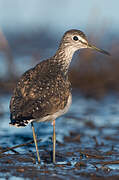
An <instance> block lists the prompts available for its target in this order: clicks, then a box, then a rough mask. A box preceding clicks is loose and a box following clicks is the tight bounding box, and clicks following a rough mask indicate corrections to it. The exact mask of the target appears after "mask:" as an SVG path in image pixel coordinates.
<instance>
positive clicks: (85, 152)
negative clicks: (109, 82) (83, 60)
mask: <svg viewBox="0 0 119 180" xmlns="http://www.w3.org/2000/svg"><path fill="white" fill-rule="evenodd" d="M73 97H74V98H73V104H72V106H71V109H70V111H69V113H68V114H66V115H64V116H63V117H61V118H59V119H57V121H56V138H57V142H56V164H53V163H52V125H51V124H50V123H39V124H35V130H36V133H37V137H38V140H39V142H38V146H39V151H40V157H41V164H38V163H37V158H36V152H35V147H34V143H33V139H32V130H31V127H30V126H28V127H26V128H19V129H18V128H14V127H9V125H8V123H9V111H8V108H6V107H8V102H9V98H10V96H9V95H8V96H6V95H5V96H2V97H1V102H2V109H3V112H4V113H3V114H1V115H0V125H1V126H0V128H1V131H0V134H1V143H0V179H81V180H85V179H93V180H98V179H102V180H103V179H109V180H111V179H113V180H114V179H119V143H118V142H119V116H118V115H119V105H118V98H117V97H116V96H111V95H110V96H108V97H105V99H103V100H100V101H99V100H98V101H97V100H94V99H87V98H84V97H82V96H80V95H79V94H74V96H73ZM13 147H14V148H13Z"/></svg>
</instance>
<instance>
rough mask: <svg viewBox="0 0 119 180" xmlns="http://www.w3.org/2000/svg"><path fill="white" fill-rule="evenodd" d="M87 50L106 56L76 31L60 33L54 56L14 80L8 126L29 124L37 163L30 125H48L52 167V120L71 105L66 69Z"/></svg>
mask: <svg viewBox="0 0 119 180" xmlns="http://www.w3.org/2000/svg"><path fill="white" fill-rule="evenodd" d="M84 48H89V49H93V50H96V51H99V52H100V53H103V54H106V55H110V54H109V53H108V52H107V51H105V50H103V49H99V48H97V47H96V46H94V45H91V44H90V43H89V42H88V40H87V37H86V35H85V34H84V33H83V32H82V31H80V30H77V29H71V30H68V31H66V32H65V33H64V35H63V37H62V39H61V41H60V43H59V47H58V49H57V51H56V53H55V54H54V55H53V56H52V57H50V58H48V59H46V60H43V61H42V62H40V63H38V64H37V65H36V66H35V67H33V68H31V69H29V70H27V71H26V72H25V73H24V74H23V75H22V76H21V78H20V79H19V80H18V82H17V84H16V87H15V89H14V91H13V95H12V97H11V100H10V123H9V124H10V125H12V126H15V127H25V126H27V125H28V124H29V123H31V127H32V131H33V139H34V144H35V148H36V153H37V161H38V163H40V155H39V149H38V144H37V137H36V134H35V128H34V122H37V123H38V122H45V121H50V122H51V123H52V125H53V137H52V140H53V163H56V158H55V151H56V150H55V146H56V134H55V120H56V119H57V118H58V117H60V116H61V115H63V114H65V113H66V112H67V111H68V110H69V108H70V105H71V103H72V94H71V90H72V88H71V83H70V81H69V79H68V70H69V66H70V63H71V60H72V57H73V54H74V53H75V51H78V50H80V49H84Z"/></svg>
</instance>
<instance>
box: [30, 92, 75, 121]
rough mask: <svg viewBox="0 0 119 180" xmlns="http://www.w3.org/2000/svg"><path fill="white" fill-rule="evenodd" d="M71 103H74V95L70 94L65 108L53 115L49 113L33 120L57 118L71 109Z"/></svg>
mask: <svg viewBox="0 0 119 180" xmlns="http://www.w3.org/2000/svg"><path fill="white" fill-rule="evenodd" d="M71 103H72V95H71V94H70V95H69V98H68V101H67V104H66V106H65V108H64V109H62V110H59V111H58V112H56V113H54V114H53V115H48V116H45V117H43V118H40V119H34V120H32V121H36V122H43V121H52V120H54V119H56V118H57V117H59V116H61V115H63V114H65V113H66V112H67V111H68V110H69V108H70V106H71Z"/></svg>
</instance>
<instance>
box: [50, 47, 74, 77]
mask: <svg viewBox="0 0 119 180" xmlns="http://www.w3.org/2000/svg"><path fill="white" fill-rule="evenodd" d="M75 51H76V50H75V49H73V47H64V46H60V47H59V48H58V50H57V52H56V54H55V55H54V56H53V61H54V62H55V63H57V65H59V66H61V71H63V72H64V73H65V74H66V73H67V72H68V69H69V65H70V63H71V60H72V57H73V54H74V52H75Z"/></svg>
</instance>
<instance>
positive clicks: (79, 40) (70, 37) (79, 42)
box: [60, 29, 110, 55]
mask: <svg viewBox="0 0 119 180" xmlns="http://www.w3.org/2000/svg"><path fill="white" fill-rule="evenodd" d="M62 45H63V48H66V49H68V50H69V51H70V50H71V51H74V52H75V51H77V50H79V49H82V48H90V49H94V50H96V51H99V52H100V53H103V54H106V55H110V54H109V53H108V52H106V51H104V50H103V49H99V48H97V47H95V46H93V45H91V44H89V43H88V40H87V38H86V36H85V34H84V33H83V32H82V31H80V30H75V29H72V30H69V31H67V32H65V34H64V36H63V38H62V40H61V43H60V46H62Z"/></svg>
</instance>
